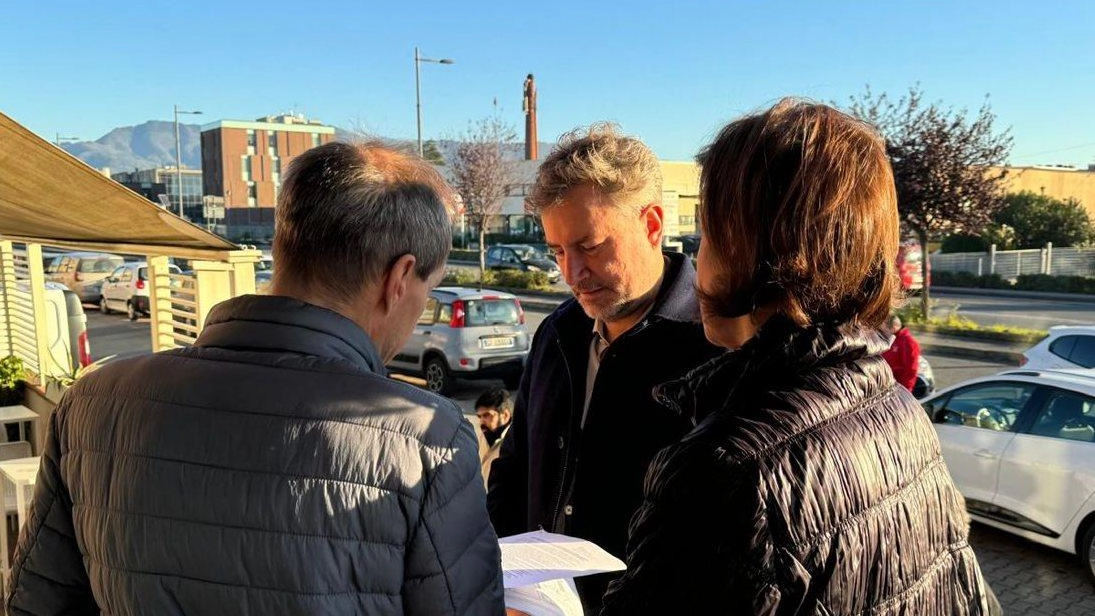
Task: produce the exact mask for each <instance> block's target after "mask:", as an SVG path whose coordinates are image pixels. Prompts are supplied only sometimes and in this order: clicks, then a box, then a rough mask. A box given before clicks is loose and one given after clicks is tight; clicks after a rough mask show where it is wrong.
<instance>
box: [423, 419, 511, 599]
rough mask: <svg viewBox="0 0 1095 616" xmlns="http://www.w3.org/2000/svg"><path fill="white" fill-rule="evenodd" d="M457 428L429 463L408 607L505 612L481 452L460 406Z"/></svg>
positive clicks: (496, 546)
mask: <svg viewBox="0 0 1095 616" xmlns="http://www.w3.org/2000/svg"><path fill="white" fill-rule="evenodd" d="M451 412H453V413H454V414H456V415H457V417H460V419H458V420H457V422H458V425H457V428H456V433H455V434H454V435H453V437H452V439H451V441H450V443H449V445H448V447H447V448H446V449H444V450H442V451H440V452H436V453H438V454H439V455H441V459H440V461H439V462H435V463H434V466H433V468H432V469H431V468H429V467H427V469H426V471H425V473H424V477H423V481H425V482H426V492H425V498H424V500H423V501H422V505H421V513H420V516H419V520H418V526H417V527H416V528H415V529H414V531H413V532H412V535H411V537H410V541H409V544H408V546H407V554H406V561H405V570H404V584H403V608H404V613H406V614H408V615H411V616H414V615H416V614H431V615H437V614H451V615H453V616H463V615H465V614H469V615H480V614H492V615H500V614H502V613H503V612H504V604H503V596H502V559H501V552H500V550H499V548H498V538H497V536H495V534H494V529H493V528H491V525H490V520H489V519H488V518H487V511H486V504H485V496H484V493H483V479H482V475H481V473H480V470H479V454H478V446H477V443H476V440H475V436H474V434H473V432H472V426H471V423H470V422H468V421H466V420H464V419H463V417H462V416H460V414H459V409H455V406H454V409H453V410H452V411H451Z"/></svg>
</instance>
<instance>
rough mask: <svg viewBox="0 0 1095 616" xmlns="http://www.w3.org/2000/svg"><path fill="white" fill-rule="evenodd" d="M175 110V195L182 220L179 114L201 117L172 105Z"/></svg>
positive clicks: (198, 113) (196, 113) (199, 113)
mask: <svg viewBox="0 0 1095 616" xmlns="http://www.w3.org/2000/svg"><path fill="white" fill-rule="evenodd" d="M174 108H175V194H176V195H178V199H179V218H182V219H183V220H185V219H186V216H184V215H183V198H182V194H183V188H182V145H181V142H180V141H179V114H184V115H201V113H202V112H200V111H183V110H181V109H179V106H178V105H174Z"/></svg>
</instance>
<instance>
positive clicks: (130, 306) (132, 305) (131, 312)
mask: <svg viewBox="0 0 1095 616" xmlns="http://www.w3.org/2000/svg"><path fill="white" fill-rule="evenodd" d="M125 315H126V316H127V317H129V320H130V321H136V320H137V319H138V318H140V316H141V313H140V312H138V311H137V303H136V302H134V301H133V300H129V301H128V302H126V303H125Z"/></svg>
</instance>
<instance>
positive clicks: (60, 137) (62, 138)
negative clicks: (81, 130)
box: [53, 133, 80, 147]
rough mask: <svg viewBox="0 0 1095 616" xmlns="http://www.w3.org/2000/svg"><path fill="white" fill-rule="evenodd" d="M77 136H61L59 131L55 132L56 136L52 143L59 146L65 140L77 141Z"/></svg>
mask: <svg viewBox="0 0 1095 616" xmlns="http://www.w3.org/2000/svg"><path fill="white" fill-rule="evenodd" d="M79 140H80V138H79V137H62V136H61V133H57V138H56V139H54V140H53V143H54V145H56V146H57V147H61V144H62V143H64V142H66V141H79Z"/></svg>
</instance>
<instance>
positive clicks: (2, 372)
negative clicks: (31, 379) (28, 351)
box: [0, 355, 27, 406]
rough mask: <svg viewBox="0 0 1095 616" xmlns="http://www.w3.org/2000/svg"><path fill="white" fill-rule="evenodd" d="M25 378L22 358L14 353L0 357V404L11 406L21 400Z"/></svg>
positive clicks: (19, 402)
mask: <svg viewBox="0 0 1095 616" xmlns="http://www.w3.org/2000/svg"><path fill="white" fill-rule="evenodd" d="M26 378H27V373H26V368H25V367H24V366H23V360H21V359H19V358H18V357H16V356H14V355H8V356H7V357H5V358H3V359H0V406H12V405H15V404H21V403H22V402H23V387H24V386H25V384H26Z"/></svg>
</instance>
